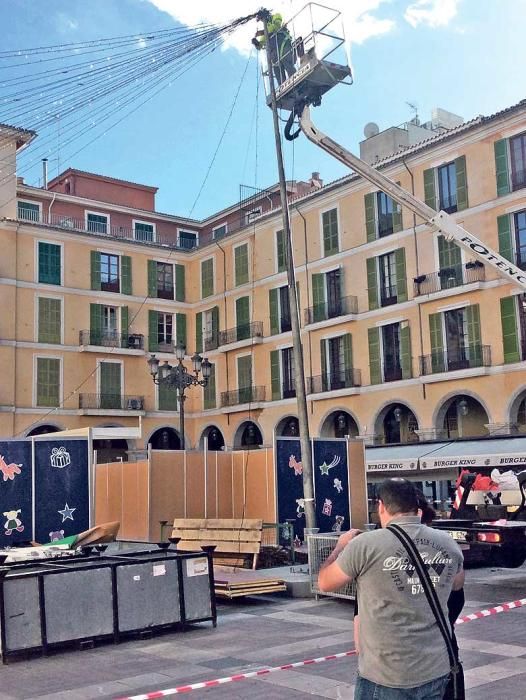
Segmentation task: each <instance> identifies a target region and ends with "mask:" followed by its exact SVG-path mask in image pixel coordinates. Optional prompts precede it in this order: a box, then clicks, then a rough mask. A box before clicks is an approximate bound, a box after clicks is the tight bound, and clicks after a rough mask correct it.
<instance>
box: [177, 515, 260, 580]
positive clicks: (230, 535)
mask: <svg viewBox="0 0 526 700" xmlns="http://www.w3.org/2000/svg"><path fill="white" fill-rule="evenodd" d="M262 530H263V521H262V520H257V519H252V518H219V519H212V518H176V519H175V520H174V523H173V530H172V537H180V538H181V540H180V542H179V543H178V545H177V549H179V550H181V551H183V552H196V551H199V549H200V548H201V546H203V545H215V546H216V549H215V551H214V559H215V560H216V561H217V562H218V563H221V564H227V565H230V566H240V565H242V564H243V563H244V561H245V559H246V558H247V556H250V555H252V569H255V568H256V566H257V562H258V556H259V552H260V549H261V534H262Z"/></svg>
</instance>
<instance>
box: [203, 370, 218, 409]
mask: <svg viewBox="0 0 526 700" xmlns="http://www.w3.org/2000/svg"><path fill="white" fill-rule="evenodd" d="M215 407H216V366H215V365H214V364H210V376H209V378H208V382H207V383H206V384H205V386H204V387H203V408H204V409H205V410H207V409H209V408H215Z"/></svg>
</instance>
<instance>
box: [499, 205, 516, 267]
mask: <svg viewBox="0 0 526 700" xmlns="http://www.w3.org/2000/svg"><path fill="white" fill-rule="evenodd" d="M497 229H498V232H499V253H500V254H501V255H502V257H503V258H506V260H509V261H510V262H513V261H514V257H515V256H514V255H513V238H512V235H511V217H510V215H509V214H504V215H503V216H498V217H497Z"/></svg>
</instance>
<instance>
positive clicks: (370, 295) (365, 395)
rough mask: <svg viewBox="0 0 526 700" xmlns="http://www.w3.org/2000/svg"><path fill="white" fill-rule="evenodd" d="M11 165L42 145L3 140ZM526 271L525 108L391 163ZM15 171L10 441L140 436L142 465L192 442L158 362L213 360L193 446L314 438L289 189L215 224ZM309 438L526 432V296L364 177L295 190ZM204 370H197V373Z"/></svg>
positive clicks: (93, 182) (189, 419) (76, 183)
mask: <svg viewBox="0 0 526 700" xmlns="http://www.w3.org/2000/svg"><path fill="white" fill-rule="evenodd" d="M3 132H4V137H3V140H4V142H5V144H6V145H5V147H4V152H5V153H4V155H5V157H4V160H3V162H4V163H7V164H8V165H7V166H6V168H7V170H6V168H4V172H8V171H9V167H10V166H9V163H12V162H13V153H14V151H15V150H16V148H17V147H18V148H21V147H23V146H24V144H25V143H26V142H27V141H30V140H31V138H33V136H32V135H30V134H29V135H28V132H21V131H20V130H16V129H11V130H9V129H8V128H7V127H5V128H4V129H3ZM378 167H379V168H381V169H382V172H384V173H385V174H386V175H387V176H389V177H390V178H391V179H393V180H394V181H397V182H399V183H401V185H402V187H404V188H406V189H407V190H409V191H413V192H414V193H415V195H416V196H417V197H419V198H421V199H422V200H425V201H426V202H427V203H428V204H430V205H431V206H433V207H434V208H442V209H445V210H446V211H449V212H450V213H451V214H452V216H453V217H454V219H455V220H456V221H457V222H458V223H460V224H461V225H462V226H463V227H464V228H466V229H467V230H468V231H471V232H473V233H474V234H475V235H476V236H477V237H479V238H480V239H482V240H483V241H484V242H485V243H487V244H488V246H491V247H492V248H494V249H495V250H499V251H500V252H501V253H502V254H503V255H505V256H506V257H508V258H509V259H512V260H513V261H515V262H516V263H517V264H518V265H519V266H523V265H524V266H526V103H520V104H518V105H515V106H513V107H511V108H509V109H507V110H504V111H503V112H500V113H498V114H495V115H492V116H491V117H479V118H477V119H475V120H473V121H471V122H467V123H465V124H462V125H461V126H458V127H456V128H453V129H451V130H449V131H446V132H444V133H431V134H430V138H429V139H427V140H426V141H423V142H421V143H419V144H417V145H415V146H412V147H409V148H407V149H405V150H403V151H401V152H399V153H397V154H394V155H392V156H390V157H387V158H385V159H384V160H382V161H380V162H379V163H378ZM11 173H12V174H11V175H10V177H9V176H8V175H9V172H8V174H7V175H4V176H3V184H2V190H1V194H2V199H3V201H2V202H0V246H1V250H2V257H1V259H0V299H1V304H2V310H3V313H2V316H1V322H0V372H1V376H2V382H1V387H0V435H2V436H3V437H6V438H11V437H15V436H19V437H21V436H25V435H28V434H35V432H40V431H42V430H48V429H52V428H54V429H70V428H77V427H85V426H109V425H113V426H124V427H132V426H137V425H138V422H139V419H140V420H141V423H142V435H143V438H142V439H141V440H137V441H136V442H135V444H133V443H132V442H131V441H130V442H129V443H128V445H127V446H125V447H127V448H128V449H145V447H146V445H147V444H148V443H152V444H154V445H155V446H157V447H163V446H165V447H177V446H178V431H179V414H178V407H177V404H176V400H175V396H174V392H173V391H167V390H163V389H161V391H160V392H159V388H158V387H156V386H154V384H153V382H152V379H151V377H150V374H149V371H148V366H147V363H146V360H147V358H148V357H149V355H150V353H152V352H153V353H155V355H156V356H157V357H158V358H159V359H160V360H161V361H164V360H168V361H169V362H170V363H172V364H173V363H174V362H175V357H174V354H173V350H174V345H175V344H176V342H177V341H178V340H183V341H184V342H185V344H186V347H187V351H188V354H192V353H193V352H194V351H195V350H197V351H198V352H200V353H201V354H202V355H203V356H206V357H207V358H208V359H209V361H210V362H211V363H212V364H213V374H212V377H211V381H210V382H209V385H208V387H207V388H206V389H202V388H201V387H193V388H190V389H189V390H188V392H187V400H186V403H185V410H186V413H185V416H186V431H185V437H186V443H187V447H191V448H199V447H202V446H203V444H204V443H203V441H204V438H205V437H207V438H208V440H209V442H210V444H211V445H213V446H215V448H220V447H222V446H223V445H224V446H226V448H234V449H235V448H239V447H242V446H255V445H257V444H262V445H272V443H273V439H274V437H275V436H276V435H295V434H297V421H296V418H295V417H296V415H297V410H296V399H295V387H294V380H293V358H292V351H291V347H292V338H291V333H290V320H289V311H288V294H287V275H286V270H285V262H286V261H285V247H284V240H283V234H282V231H281V229H282V223H281V211H280V208H279V201H278V197H277V188H271V189H270V190H268V191H266V192H262V193H256V194H251V195H250V196H249V197H247V198H246V199H245V200H243V201H242V202H240V203H239V205H236V206H234V207H230V208H228V209H225V210H223V211H222V212H218V213H217V214H214V215H213V216H211V217H209V218H208V219H206V220H204V221H195V220H188V219H182V218H180V217H177V216H174V215H167V214H160V213H157V212H155V208H154V194H155V189H154V188H148V187H144V186H142V185H135V184H134V183H125V182H123V181H118V180H113V179H111V178H106V177H104V176H96V175H93V174H90V173H82V172H80V171H75V170H68V171H65V173H63V174H62V175H60V176H59V177H57V178H55V179H54V180H52V181H51V182H50V183H49V184H48V187H47V189H41V188H35V187H29V186H27V185H25V184H24V183H23V182H21V181H19V182H18V183H17V180H16V176H15V174H14V170H13V169H12V170H11ZM289 195H290V202H289V206H290V217H291V224H292V231H293V252H294V265H295V269H296V277H297V284H298V289H299V300H300V319H301V333H302V342H303V353H304V364H305V372H306V377H305V379H306V387H307V402H308V412H309V420H310V431H311V435H312V436H326V437H334V436H337V437H343V436H345V435H350V436H357V435H359V436H363V437H364V438H365V439H366V442H367V443H368V444H371V445H373V444H375V445H385V444H398V443H411V442H416V441H419V440H420V441H422V440H433V439H455V438H458V437H464V438H465V437H483V436H488V435H513V434H517V433H522V432H526V409H525V406H526V404H525V399H526V363H525V362H524V360H525V359H526V311H525V305H524V297H523V294H522V291H521V289H519V288H518V287H515V286H513V285H512V284H511V283H509V282H507V281H506V280H505V279H504V278H502V277H501V276H499V274H498V273H497V271H496V270H495V269H494V268H492V267H491V266H490V265H488V264H481V263H479V262H477V261H476V260H475V259H473V258H471V257H470V256H469V255H468V254H467V253H466V252H465V251H463V250H461V249H460V248H458V247H457V246H455V245H454V244H453V243H450V242H447V241H445V239H443V238H441V237H440V236H438V235H437V234H436V233H434V232H432V231H431V230H430V229H429V228H428V227H427V226H426V225H424V224H423V223H422V222H420V221H418V220H415V219H414V217H413V215H412V214H411V212H409V211H406V210H400V208H399V207H398V206H397V205H395V204H394V203H393V202H392V201H391V200H390V199H389V198H388V197H386V196H385V195H383V193H379V192H376V191H375V189H374V187H372V186H371V185H370V184H369V183H367V182H365V181H364V180H363V179H361V178H360V177H357V176H353V175H349V176H347V177H344V178H342V179H340V180H338V181H336V182H333V183H330V184H328V185H322V183H321V181H320V180H319V177H318V176H317V174H316V173H314V174H313V178H311V180H310V181H309V182H301V183H289ZM186 364H187V366H189V365H190V363H189V360H187V361H186Z"/></svg>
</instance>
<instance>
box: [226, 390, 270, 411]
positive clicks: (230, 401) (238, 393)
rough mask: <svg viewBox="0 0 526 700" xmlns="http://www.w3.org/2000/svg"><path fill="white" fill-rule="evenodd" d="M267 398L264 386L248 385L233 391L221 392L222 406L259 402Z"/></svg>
mask: <svg viewBox="0 0 526 700" xmlns="http://www.w3.org/2000/svg"><path fill="white" fill-rule="evenodd" d="M264 400H265V387H264V386H246V387H241V389H234V390H233V391H222V392H221V408H227V407H229V406H240V405H243V404H247V403H259V402H261V401H264Z"/></svg>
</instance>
